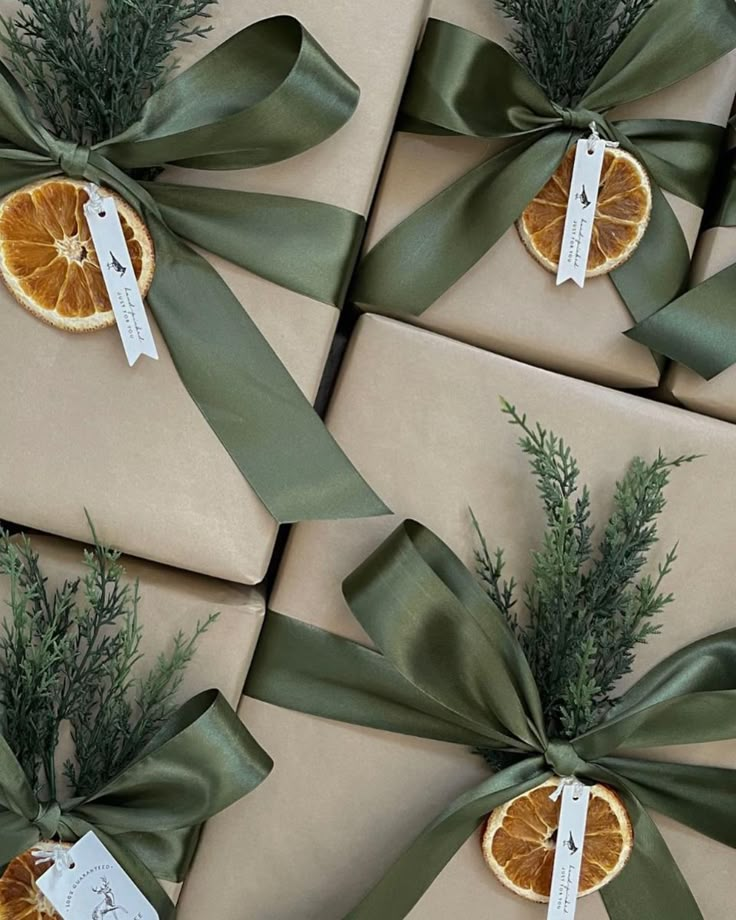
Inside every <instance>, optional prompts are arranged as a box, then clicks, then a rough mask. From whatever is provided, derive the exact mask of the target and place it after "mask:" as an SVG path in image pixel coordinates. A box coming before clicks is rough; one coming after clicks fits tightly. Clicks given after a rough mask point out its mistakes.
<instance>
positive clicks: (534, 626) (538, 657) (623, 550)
mask: <svg viewBox="0 0 736 920" xmlns="http://www.w3.org/2000/svg"><path fill="white" fill-rule="evenodd" d="M502 405H503V412H504V413H505V414H506V415H507V416H508V417H509V420H510V422H511V424H512V425H514V426H517V427H519V428H520V429H521V430H522V436H521V438H520V440H519V446H520V447H521V450H522V451H523V453H524V454H526V455H527V457H528V458H529V461H530V466H531V469H532V472H533V475H534V478H535V479H536V484H537V490H538V492H539V496H540V498H541V500H542V504H543V506H544V511H545V518H546V531H545V534H544V538H543V541H542V545H541V548H540V549H538V550H537V551H535V552H534V553H533V554H532V557H533V564H532V577H531V580H530V582H529V583H528V584H527V585H526V586H525V587H524V590H523V600H524V606H525V608H526V617H525V622H524V623H523V624H522V623H521V622H520V620H519V617H518V615H517V596H516V595H517V593H518V591H517V584H516V582H515V581H514V580H513V579H511V580H509V581H505V580H504V575H503V573H504V565H505V564H504V555H503V550H496V551H494V552H491V551H490V549H489V546H488V543H487V541H486V539H485V538H484V536H483V534H482V532H481V529H480V526H479V524H478V521H477V520H476V518H475V517H473V523H474V527H475V531H476V534H477V537H478V548H477V550H476V562H477V570H478V574H479V576H480V578H481V581H482V583H483V585H484V587H485V589H486V592H487V594H488V596H489V597H490V599H491V600H492V601H493V603H494V604H495V605H496V607H498V609H499V610H500V611H501V613H502V614H503V616H504V617H505V619H506V621H507V622H508V623H509V626H510V627H511V629H512V631H513V632H514V634H515V636H516V638H517V639H518V640H519V642H520V644H521V646H522V648H523V650H524V653H525V655H526V657H527V660H528V662H529V665H530V667H531V670H532V673H533V675H534V678H535V680H536V682H537V687H538V688H539V692H540V696H541V699H542V705H543V710H544V716H545V722H546V727H547V733H548V735H549V737H551V738H568V739H569V738H575V737H577V736H578V735H580V734H582V733H583V732H585V731H587V730H588V729H590V728H592V727H593V726H594V725H596V724H598V723H599V722H600V721H601V719H603V718H604V717H605V715H606V713H607V711H608V710H609V708H610V707H611V705H612V704H613V703H614V702H615V696H614V694H615V689H616V684H617V683H618V681H619V680H620V679H621V678H622V677H623V676H624V675H626V674H628V673H630V671H631V669H632V666H633V663H634V658H635V655H636V647H637V646H638V645H641V644H642V643H644V642H646V641H647V640H648V639H649V638H650V637H651V636H653V635H655V634H657V633H658V632H659V631H660V629H661V623H659V622H657V619H658V617H659V616H660V615H661V614H662V612H663V611H664V610H665V608H666V607H668V606H669V605H670V604H671V603H672V601H673V596H672V595H671V594H665V593H664V592H662V590H661V588H662V583H663V581H664V579H665V578H666V577H667V575H668V574H669V573H670V572H671V570H672V566H673V565H674V563H675V561H676V558H677V547H674V548H673V549H671V550H670V551H669V552H667V553H666V554H665V557H664V560H663V561H662V562H660V563H659V565H658V566H657V574H656V575H655V576H652V575H650V574H644V575H642V574H641V573H642V570H643V569H644V567H645V566H646V564H647V560H648V558H649V554H650V552H651V551H652V550H653V548H654V547H655V546H656V544H657V542H658V534H657V518H658V517H659V515H660V514H661V513H662V511H663V510H664V507H665V504H666V502H665V497H664V491H665V488H666V487H667V485H668V483H669V480H670V474H671V472H672V470H674V469H677V468H678V467H680V466H682V465H683V464H685V463H689V462H690V461H692V460H694V459H696V458H695V457H694V456H682V457H678V458H677V459H675V460H668V459H667V458H666V457H664V456H663V455H662V453H661V452H660V453H659V454H658V455H657V457H656V458H655V459H654V460H653V461H651V462H650V463H647V462H646V461H644V460H643V459H642V458H641V457H636V458H635V459H634V460H633V461H632V462H631V465H630V466H629V469H628V471H627V472H626V474H625V476H624V477H623V478H622V479H621V481H620V482H618V483H617V484H616V488H615V491H614V496H613V510H612V513H611V516H610V518H609V520H608V523H607V524H606V527H605V530H604V532H603V536H602V539H601V540H600V542H599V544H598V546H597V551H595V550H594V543H593V538H594V528H593V525H592V524H591V523H590V492H589V490H588V487H587V486H583V487H582V488H580V487H579V485H578V481H579V476H580V470H579V467H578V464H577V461H576V460H575V458H574V457H573V455H572V452H571V450H570V448H569V447H568V445H567V444H565V442H564V441H563V440H562V439H561V438H558V437H557V436H556V435H555V434H553V433H552V432H550V431H547V430H546V429H544V428H542V427H541V425H539V424H537V425H536V426H533V425H531V424H529V423H528V422H527V417H526V415H520V414H519V413H518V412H517V410H516V408H515V407H514V406H512V405H510V404H509V403H507V402H506V401H505V400H502Z"/></svg>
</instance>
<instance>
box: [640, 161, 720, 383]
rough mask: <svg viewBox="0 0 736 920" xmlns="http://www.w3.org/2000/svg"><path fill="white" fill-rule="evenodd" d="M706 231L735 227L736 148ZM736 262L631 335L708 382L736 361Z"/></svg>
mask: <svg viewBox="0 0 736 920" xmlns="http://www.w3.org/2000/svg"><path fill="white" fill-rule="evenodd" d="M722 167H723V168H722V171H721V174H720V175H719V176H718V177H717V179H716V182H715V184H714V189H715V190H716V201H715V202H714V205H715V207H714V209H713V212H712V213H711V214H709V215H708V219H707V223H706V229H712V228H714V227H736V148H731V149H730V150H729V151H728V152H727V155H726V156H725V157H724V160H723V163H722ZM734 293H736V263H735V264H734V265H729V266H728V267H727V268H724V269H723V270H722V271H720V272H718V273H717V274H715V275H713V276H712V277H711V278H708V279H707V280H705V281H703V282H702V283H701V284H698V285H696V286H695V287H693V288H691V289H690V290H689V291H687V293H685V294H683V295H682V297H678V299H677V300H675V301H673V303H671V304H669V305H668V306H666V307H664V308H663V309H661V310H659V311H658V312H657V313H655V314H654V315H653V316H651V317H649V319H646V320H644V322H642V323H640V324H639V325H638V326H637V327H636V328H635V329H633V330H631V332H630V333H629V335H630V336H631V337H632V338H634V339H636V340H637V342H641V343H642V344H644V345H648V346H649V347H650V348H656V350H657V351H658V352H659V353H660V354H663V355H666V356H667V357H668V358H672V359H673V360H674V361H678V362H679V363H680V364H685V365H686V366H687V367H690V368H692V369H693V370H694V371H697V373H698V374H700V376H701V377H705V379H706V380H710V379H711V378H712V377H715V376H716V375H717V374H720V373H722V372H723V371H725V370H726V368H728V367H731V365H733V364H736V316H735V315H734V309H733V304H734Z"/></svg>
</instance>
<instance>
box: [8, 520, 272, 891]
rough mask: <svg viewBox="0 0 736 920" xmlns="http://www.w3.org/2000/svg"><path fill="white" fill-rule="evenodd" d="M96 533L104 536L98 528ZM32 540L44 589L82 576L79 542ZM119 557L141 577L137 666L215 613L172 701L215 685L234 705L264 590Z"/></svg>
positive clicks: (130, 578) (64, 750) (62, 752)
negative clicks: (140, 651) (44, 579)
mask: <svg viewBox="0 0 736 920" xmlns="http://www.w3.org/2000/svg"><path fill="white" fill-rule="evenodd" d="M100 536H104V530H102V528H101V529H100ZM32 545H33V548H34V550H35V551H36V552H37V553H38V554H39V557H40V560H39V565H40V568H41V571H42V572H43V574H44V575H45V576H46V577H47V578H48V586H49V590H51V591H53V590H54V589H55V588H57V587H60V586H61V585H62V584H63V582H64V581H65V580H66V579H71V578H75V577H77V576H79V575H82V573H83V571H84V566H83V563H82V550H83V547H82V546H81V545H80V544H78V543H73V542H71V541H68V540H60V539H58V538H55V537H47V536H35V535H34V536H33V538H32ZM121 562H122V565H123V566H124V567H125V572H126V581H127V582H130V583H133V582H134V581H135V580H138V582H139V586H140V603H139V606H138V620H139V623H140V625H141V626H142V628H143V643H142V649H143V658H142V659H141V661H139V662H138V664H137V665H136V670H137V671H138V672H139V673H141V674H145V673H147V671H148V670H149V669H150V668H151V667H152V666H153V665H154V663H155V661H156V657H157V656H158V655H159V654H160V653H162V652H163V653H166V652H168V651H169V650H170V649H171V643H172V641H173V639H174V636H176V634H177V633H178V632H180V631H181V632H183V633H184V635H185V636H188V635H191V634H192V632H193V630H194V629H195V628H196V625H197V622H198V621H204V620H206V619H207V617H209V616H210V615H211V614H213V613H219V617H218V619H217V620H216V621H215V622H214V623H213V624H212V625H211V626H210V627H209V629H208V630H207V632H205V633H204V634H203V635H202V636H201V637H200V638H199V639H198V641H197V648H196V653H195V655H194V657H193V659H192V660H191V662H190V663H189V665H188V666H187V670H186V672H185V674H184V677H183V680H182V685H181V688H180V689H179V691H178V693H177V701H178V702H179V703H184V702H186V700H188V699H190V698H191V697H193V696H195V695H196V694H198V693H200V692H202V691H203V690H210V689H217V690H219V691H220V692H221V693H222V694H223V696H224V697H225V698H226V699H227V701H228V702H229V703H230V704H231V705H232V706H236V705H237V703H238V699H239V698H240V695H241V693H242V689H243V684H244V682H245V678H246V675H247V673H248V668H249V666H250V662H251V659H252V657H253V652H254V650H255V647H256V643H257V641H258V634H259V633H260V631H261V625H262V623H263V617H264V614H265V603H264V599H263V595H262V593H261V591H260V590H259V589H257V588H251V587H244V586H242V585H235V584H232V583H230V582H225V581H219V580H217V579H214V578H204V577H202V576H200V575H192V574H189V573H185V572H182V571H179V570H177V569H172V568H168V567H166V566H162V565H156V564H155V563H151V562H144V561H141V560H139V559H133V558H130V557H123V559H122V560H121ZM5 582H6V579H5V578H0V594H1V595H2V596H3V597H4V596H5V591H4V585H5ZM70 743H71V742H70V739H69V737H68V736H67V735H65V734H64V733H62V739H61V744H60V748H59V753H58V756H57V761H58V763H59V765H61V764H62V763H63V761H64V760H65V759H66V758H67V757H68V756H69V754H70V753H71V749H70V748H69V745H70ZM215 755H216V752H213V756H215ZM164 887H165V889H166V891H167V892H168V894H169V895H170V896H172V897H176V896H177V894H178V890H179V889H180V887H181V886H178V885H174V884H172V883H168V882H167V883H164Z"/></svg>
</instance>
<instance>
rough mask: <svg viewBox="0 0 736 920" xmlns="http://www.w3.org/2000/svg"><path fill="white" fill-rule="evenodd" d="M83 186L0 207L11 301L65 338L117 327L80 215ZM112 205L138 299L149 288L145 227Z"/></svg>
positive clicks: (63, 182)
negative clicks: (121, 233)
mask: <svg viewBox="0 0 736 920" xmlns="http://www.w3.org/2000/svg"><path fill="white" fill-rule="evenodd" d="M86 186H87V183H85V182H82V181H80V180H77V179H66V178H58V179H48V180H46V181H43V182H36V183H34V184H33V185H28V186H26V187H25V188H22V189H19V190H18V191H16V192H13V193H12V194H10V195H8V196H7V197H6V198H4V199H3V201H2V202H0V275H2V278H3V280H4V281H5V284H6V285H7V286H8V288H9V289H10V291H11V292H12V294H13V296H14V297H15V299H16V300H17V301H18V302H19V303H20V304H21V305H22V306H23V307H25V308H26V310H28V311H29V312H30V313H32V314H33V315H34V316H37V317H38V318H39V319H42V320H43V321H44V322H46V323H50V324H51V325H52V326H56V327H57V328H59V329H64V330H65V331H67V332H94V331H96V330H98V329H105V328H106V327H108V326H113V325H115V314H114V313H113V311H112V307H111V305H110V300H109V297H108V295H107V290H106V288H105V284H104V281H103V278H102V272H101V271H100V263H99V260H98V257H97V253H96V251H95V247H94V243H93V242H92V238H91V236H90V232H89V227H88V226H87V221H86V218H85V216H84V211H83V208H84V205H85V204H86V202H87V200H88V197H89V196H88V194H87V188H86ZM103 194H104V195H105V196H111V197H112V198H114V199H115V203H116V205H117V209H118V213H119V214H120V221H121V223H122V227H123V233H124V234H125V239H126V242H127V245H128V252H129V254H130V257H131V262H132V264H133V269H134V271H135V275H136V278H137V279H138V285H139V287H140V289H141V293H142V294H143V296H144V297H145V295H146V294H147V293H148V289H149V288H150V286H151V282H152V281H153V272H154V268H155V257H154V249H153V242H152V240H151V236H150V234H149V232H148V228H147V227H146V225H145V223H144V222H143V221H142V220H141V218H140V216H139V214H138V212H137V211H136V210H135V209H134V208H133V207H131V206H130V205H129V204H128V202H127V201H125V200H124V199H122V198H121V197H120V196H119V195H116V194H115V193H114V192H111V191H109V190H108V189H103Z"/></svg>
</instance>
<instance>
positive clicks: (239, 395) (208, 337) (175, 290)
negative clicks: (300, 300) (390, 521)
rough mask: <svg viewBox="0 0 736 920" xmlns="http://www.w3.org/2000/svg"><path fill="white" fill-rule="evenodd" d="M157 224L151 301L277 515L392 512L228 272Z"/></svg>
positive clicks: (199, 395)
mask: <svg viewBox="0 0 736 920" xmlns="http://www.w3.org/2000/svg"><path fill="white" fill-rule="evenodd" d="M149 225H150V226H151V228H152V230H153V234H154V240H155V245H156V251H157V254H158V257H159V259H160V260H161V262H162V264H163V265H165V266H166V267H165V270H163V271H160V272H157V273H156V276H155V278H154V283H153V287H152V288H151V292H150V295H149V303H150V306H151V309H152V311H153V313H154V315H155V317H156V321H157V322H158V325H159V327H160V329H161V332H162V334H163V336H164V338H165V340H166V344H167V346H168V348H169V351H170V353H171V356H172V358H173V361H174V364H175V365H176V368H177V370H178V372H179V375H180V376H181V379H182V382H183V383H184V385H185V386H186V388H187V390H188V391H189V394H190V395H191V397H192V399H193V400H194V402H195V403H196V404H197V406H198V407H199V409H200V411H201V412H202V414H203V415H204V417H205V418H206V420H207V422H208V423H209V425H210V426H211V428H212V430H213V431H214V432H215V434H216V435H217V436H218V438H219V439H220V441H221V443H222V445H223V446H224V447H225V449H226V450H227V451H228V453H229V454H230V456H231V457H232V459H233V461H234V462H235V464H236V466H237V467H238V469H239V470H240V471H241V472H242V473H243V475H244V477H245V478H246V479H247V481H248V483H249V484H250V486H251V487H252V488H253V490H254V491H255V492H256V494H257V495H258V497H259V498H260V499H261V501H262V502H263V504H264V505H265V506H266V508H267V509H268V510H269V512H270V513H271V514H272V515H273V517H274V518H275V519H276V520H277V521H278V522H279V523H282V524H283V523H292V522H294V521H301V520H313V519H318V520H327V519H333V518H358V517H371V516H374V515H381V514H385V513H387V510H388V509H387V508H386V506H385V505H384V504H383V502H382V501H381V500H380V499H379V498H378V497H377V496H376V494H375V493H374V492H373V491H372V490H371V488H370V487H369V486H368V485H367V483H366V482H365V480H364V479H363V478H362V476H360V474H359V473H358V472H357V471H356V469H355V468H354V467H353V466H352V464H351V463H350V461H349V460H348V459H347V457H346V456H345V454H344V453H343V452H342V450H341V449H340V447H339V446H338V445H337V443H336V442H335V440H334V439H333V438H332V436H331V435H330V434H329V433H328V431H327V429H326V428H325V427H324V425H323V423H322V421H321V419H320V418H319V416H318V415H317V413H316V412H315V411H314V409H313V408H312V406H311V405H310V404H309V402H308V401H307V399H306V398H305V396H304V395H303V394H302V392H301V390H300V389H299V387H298V386H297V384H296V383H295V382H294V380H292V378H291V377H290V375H289V373H288V371H287V370H286V368H285V367H284V366H283V364H282V363H281V362H280V361H279V359H278V357H277V356H276V354H275V353H274V351H273V349H272V348H271V346H270V345H269V344H268V342H267V341H266V340H265V338H264V337H263V335H262V334H261V333H260V331H259V329H258V327H257V326H256V325H255V323H254V322H253V321H252V320H251V319H250V317H249V316H248V314H247V313H246V311H245V310H244V309H243V308H242V306H241V305H240V303H238V301H237V300H236V298H235V297H234V296H233V294H232V292H231V291H230V289H229V288H228V287H227V285H226V284H225V282H224V281H223V280H222V278H220V276H219V275H218V274H217V272H216V271H215V270H214V269H213V268H212V267H211V266H210V265H209V264H208V263H207V262H206V261H205V259H203V258H202V257H201V256H200V255H198V254H197V253H196V252H194V250H193V249H191V248H190V247H188V246H186V245H185V244H184V243H182V242H181V241H180V240H178V239H177V237H176V236H175V235H174V234H173V233H171V232H170V231H169V230H168V229H167V228H166V227H165V226H164V225H163V224H161V223H160V221H159V220H158V218H156V217H155V216H153V215H152V216H151V219H150V221H149Z"/></svg>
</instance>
